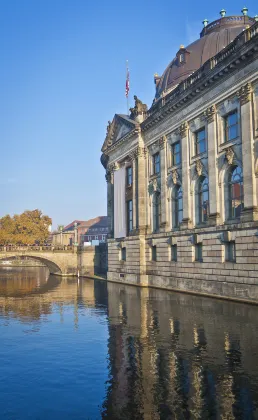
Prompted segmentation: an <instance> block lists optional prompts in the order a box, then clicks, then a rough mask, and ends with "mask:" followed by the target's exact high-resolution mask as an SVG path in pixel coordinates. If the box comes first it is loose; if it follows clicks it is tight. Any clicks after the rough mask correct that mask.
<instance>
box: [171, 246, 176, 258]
mask: <svg viewBox="0 0 258 420" xmlns="http://www.w3.org/2000/svg"><path fill="white" fill-rule="evenodd" d="M171 261H177V245H171Z"/></svg>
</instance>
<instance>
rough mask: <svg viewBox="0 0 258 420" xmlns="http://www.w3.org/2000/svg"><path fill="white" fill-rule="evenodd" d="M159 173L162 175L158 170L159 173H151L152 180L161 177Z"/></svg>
mask: <svg viewBox="0 0 258 420" xmlns="http://www.w3.org/2000/svg"><path fill="white" fill-rule="evenodd" d="M159 175H160V172H158V173H157V174H152V175H150V181H152V180H153V179H156V178H158V177H159Z"/></svg>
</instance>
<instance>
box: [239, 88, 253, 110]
mask: <svg viewBox="0 0 258 420" xmlns="http://www.w3.org/2000/svg"><path fill="white" fill-rule="evenodd" d="M237 96H238V98H239V100H240V104H241V105H244V104H246V103H247V102H250V101H251V97H252V85H251V83H247V84H246V85H244V86H242V87H241V88H240V89H239V91H238V92H237Z"/></svg>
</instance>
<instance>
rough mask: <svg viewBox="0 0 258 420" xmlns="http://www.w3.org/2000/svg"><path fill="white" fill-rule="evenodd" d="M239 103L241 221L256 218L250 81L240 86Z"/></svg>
mask: <svg viewBox="0 0 258 420" xmlns="http://www.w3.org/2000/svg"><path fill="white" fill-rule="evenodd" d="M238 97H239V100H240V105H241V132H242V160H243V185H244V210H243V212H242V215H241V219H242V221H252V220H257V219H258V213H257V192H256V178H255V170H254V152H253V149H254V139H253V119H252V101H251V99H252V86H251V84H250V83H247V84H246V85H244V86H242V87H241V89H240V90H239V92H238Z"/></svg>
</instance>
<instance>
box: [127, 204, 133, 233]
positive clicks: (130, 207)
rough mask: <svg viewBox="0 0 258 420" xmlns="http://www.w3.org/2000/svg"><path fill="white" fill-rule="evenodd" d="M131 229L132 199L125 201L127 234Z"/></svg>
mask: <svg viewBox="0 0 258 420" xmlns="http://www.w3.org/2000/svg"><path fill="white" fill-rule="evenodd" d="M132 230H133V200H128V201H127V234H129V233H130V232H131V231H132Z"/></svg>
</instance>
